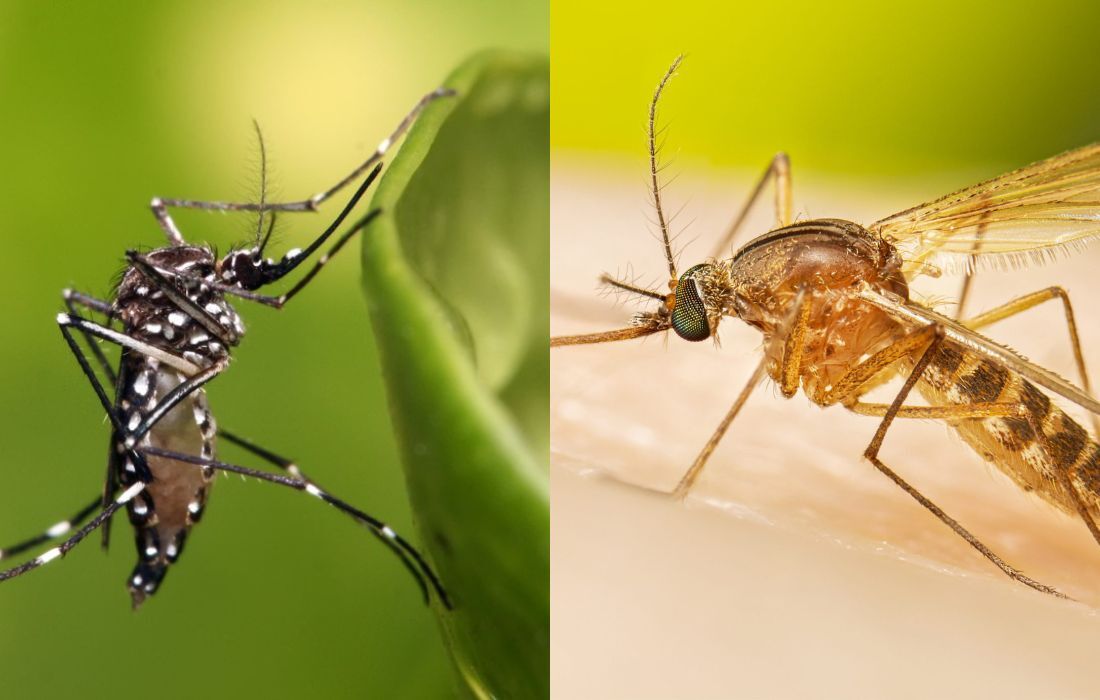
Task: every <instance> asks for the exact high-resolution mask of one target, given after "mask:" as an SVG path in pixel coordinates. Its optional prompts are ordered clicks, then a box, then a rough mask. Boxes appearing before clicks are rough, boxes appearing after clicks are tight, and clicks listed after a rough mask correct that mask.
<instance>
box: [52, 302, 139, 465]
mask: <svg viewBox="0 0 1100 700" xmlns="http://www.w3.org/2000/svg"><path fill="white" fill-rule="evenodd" d="M62 317H64V318H62ZM57 320H58V325H59V327H60V328H61V335H62V336H63V337H64V338H65V342H66V343H67V344H68V346H69V349H70V350H71V351H72V353H73V357H75V358H76V361H77V364H79V365H80V369H81V371H82V372H84V376H85V377H87V378H88V382H89V383H90V384H91V385H92V389H93V390H94V391H95V393H96V396H97V397H98V398H99V403H100V405H102V406H103V410H104V411H105V412H106V413H107V418H108V419H109V420H110V421H111V426H112V427H113V428H114V431H115V434H117V435H124V434H125V430H124V428H123V426H122V421H121V420H120V419H119V417H118V413H117V412H116V411H115V407H114V404H113V403H112V402H111V399H110V397H108V396H107V391H106V390H105V389H104V388H103V384H102V383H101V382H100V381H99V377H97V376H96V374H95V371H94V370H92V365H91V364H90V363H89V362H88V358H87V357H86V356H85V355H84V351H83V350H81V348H80V345H79V344H78V343H77V342H76V338H75V337H73V332H72V329H71V328H70V327H69V322H70V321H72V320H73V319H71V318H70V317H68V316H67V315H66V314H60V315H59V316H58V319H57ZM89 325H93V326H94V325H95V324H89ZM130 456H131V458H132V460H133V463H134V469H135V472H136V474H137V476H138V478H139V479H141V481H143V482H150V481H152V480H153V473H152V472H151V471H149V465H148V464H147V463H146V462H145V458H144V457H143V456H141V455H140V454H139V453H137V452H136V451H134V450H130Z"/></svg>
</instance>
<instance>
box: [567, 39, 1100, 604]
mask: <svg viewBox="0 0 1100 700" xmlns="http://www.w3.org/2000/svg"><path fill="white" fill-rule="evenodd" d="M682 58H683V57H682V56H681V57H679V58H677V59H676V60H675V61H674V62H673V64H672V66H671V67H670V68H669V69H668V71H667V72H666V73H665V75H664V76H663V78H662V79H661V81H660V83H659V84H658V86H657V88H656V90H655V92H654V94H653V98H652V100H651V101H650V104H649V119H648V129H647V136H648V146H649V166H650V167H649V185H650V188H651V193H652V195H653V202H654V205H655V208H656V214H657V225H658V226H659V227H660V230H661V240H662V243H663V245H664V254H665V259H666V261H667V262H668V274H669V283H668V290H669V291H668V292H667V293H665V292H662V291H659V290H656V289H647V288H645V287H641V286H638V285H636V284H633V283H630V282H627V281H624V280H619V279H615V278H613V277H611V276H610V275H607V274H605V275H603V276H602V277H601V282H602V283H603V284H605V285H607V286H608V287H610V288H612V289H616V290H621V291H622V292H627V293H630V294H635V295H638V296H640V297H646V298H648V299H651V300H653V302H655V303H656V304H657V306H656V308H655V309H653V310H651V311H645V312H642V313H638V314H636V315H635V316H634V318H633V322H632V323H631V325H630V326H629V327H626V328H622V329H617V330H611V331H606V332H602V333H592V334H587V335H571V336H559V337H553V338H551V339H550V346H551V347H561V346H566V345H582V344H592V343H606V342H612V341H621V340H629V339H634V338H641V337H644V336H649V335H653V334H655V333H662V332H666V331H668V330H672V331H673V332H674V333H675V334H676V335H677V336H679V337H680V338H683V339H684V340H687V341H691V342H699V341H703V340H706V339H708V338H714V339H715V341H717V332H718V324H719V322H720V321H721V320H722V319H723V318H725V317H732V318H737V319H740V320H741V321H744V322H745V323H747V324H749V325H750V326H752V327H754V328H756V329H758V330H759V331H760V332H761V333H762V334H763V341H764V342H763V357H762V358H761V359H760V361H759V363H758V364H757V366H756V369H755V370H754V371H753V373H752V374H751V376H750V378H749V380H748V382H747V384H746V385H745V387H744V388H743V389H742V391H741V392H740V394H739V395H738V396H737V398H736V400H735V401H734V402H733V405H732V407H731V408H730V409H729V411H728V412H727V413H726V415H725V417H724V418H723V419H722V421H721V422H720V423H719V425H718V427H717V429H716V430H715V431H714V433H713V435H712V436H711V437H710V439H709V440H708V441H707V443H706V444H705V445H704V446H703V448H702V450H701V451H700V452H699V454H698V456H697V457H696V459H695V461H694V463H693V464H692V465H691V467H690V468H689V469H688V470H687V471H686V472H685V473H684V475H683V477H682V478H681V479H680V481H679V483H678V485H677V486H676V489H675V491H674V494H675V495H676V496H677V497H679V498H683V497H684V496H686V495H687V493H688V492H689V490H690V489H691V488H692V485H693V484H694V483H695V481H696V480H697V479H698V478H699V475H700V474H701V473H702V471H703V468H704V466H705V465H706V463H707V460H708V459H709V458H710V456H711V454H712V453H713V452H714V450H715V448H716V447H717V446H718V443H719V442H720V441H721V439H722V437H723V436H724V435H725V434H726V432H727V430H729V428H730V425H731V424H732V423H733V421H734V419H735V418H736V417H737V414H738V412H739V411H740V410H741V408H742V406H744V404H745V401H746V400H747V399H748V397H749V395H750V394H751V393H752V391H753V389H754V388H755V387H756V386H757V385H759V384H760V383H761V381H762V380H763V378H764V377H765V375H766V376H767V377H768V378H770V379H771V380H772V381H773V382H775V383H776V384H777V385H778V387H779V389H780V391H781V392H782V394H783V396H784V397H785V398H791V397H793V396H794V395H795V394H796V393H797V392H798V390H799V389H801V390H802V392H803V393H804V394H805V395H806V397H807V398H809V399H810V400H811V401H813V402H814V403H816V404H818V405H819V406H822V407H825V406H833V405H837V404H839V405H842V406H844V407H845V408H847V409H848V410H850V411H852V412H854V413H856V414H859V415H864V416H872V417H877V418H879V424H878V429H877V430H876V431H875V433H874V436H873V437H872V439H871V442H870V444H868V446H867V448H866V449H865V450H864V452H863V456H864V457H865V458H866V459H867V460H868V461H870V462H871V464H872V465H874V467H875V468H876V469H878V471H880V472H881V473H882V474H883V475H885V476H886V477H888V478H889V479H890V480H891V481H893V482H894V483H895V484H897V485H898V486H899V487H901V488H902V489H903V490H904V491H905V492H906V493H908V494H909V495H910V496H911V497H913V498H914V499H915V500H916V501H917V502H919V503H920V504H921V505H922V506H924V507H925V508H926V509H927V510H928V511H930V512H931V513H932V514H933V515H935V516H936V517H937V518H938V519H939V520H940V521H941V522H943V523H944V524H945V525H947V526H948V527H949V528H951V530H953V531H954V532H955V533H956V534H957V535H959V536H960V537H962V538H963V539H964V540H966V542H967V543H969V544H970V546H972V547H973V548H974V549H976V550H977V551H978V552H980V553H981V554H982V555H983V556H984V557H986V558H987V559H988V560H989V561H990V562H992V563H993V564H994V565H996V566H997V567H998V568H999V569H1000V570H1001V571H1003V572H1004V573H1005V574H1007V575H1008V576H1010V577H1011V578H1013V579H1014V580H1016V581H1018V582H1020V583H1022V584H1025V585H1027V586H1030V587H1031V588H1033V589H1035V590H1038V591H1041V592H1043V593H1049V594H1052V595H1055V596H1059V597H1065V596H1064V595H1063V594H1062V593H1061V592H1059V591H1058V590H1056V589H1055V588H1052V587H1050V586H1047V585H1045V584H1042V583H1040V582H1038V581H1035V580H1033V579H1031V578H1029V577H1027V576H1026V575H1024V574H1023V573H1022V572H1020V571H1019V570H1017V569H1015V568H1014V567H1012V566H1010V565H1009V564H1008V563H1007V562H1005V561H1004V560H1003V559H1002V558H1001V557H999V556H998V555H997V554H995V553H994V552H993V551H992V550H990V549H989V547H987V546H986V545H985V544H983V543H982V542H981V541H980V540H979V539H978V538H977V537H976V536H975V535H973V534H971V532H970V531H969V530H967V529H966V528H964V527H963V526H962V525H961V524H960V523H959V522H958V521H957V520H955V519H954V518H952V517H951V516H949V515H948V514H947V513H945V512H944V511H943V510H942V509H940V508H939V507H938V506H937V505H936V504H935V503H933V502H932V501H931V500H929V499H928V498H927V497H926V496H924V495H923V494H922V493H921V492H920V491H919V490H917V489H916V488H915V487H914V486H912V485H911V484H910V483H909V482H908V481H906V480H905V479H904V478H902V477H901V476H900V475H899V474H898V473H897V472H895V471H894V470H893V469H891V468H890V467H889V466H887V465H886V464H885V463H884V462H883V461H882V460H881V459H880V458H879V451H880V449H881V447H882V444H883V440H884V439H885V438H886V433H887V431H888V430H889V428H890V426H891V425H893V423H894V419H896V418H922V419H934V420H940V421H944V422H946V423H947V424H948V425H950V426H951V427H952V428H953V429H954V430H955V431H956V432H957V433H958V434H959V435H960V436H961V437H962V438H963V440H964V441H965V442H966V443H967V444H968V445H969V446H970V447H971V448H973V449H974V450H975V451H977V453H978V454H979V455H981V456H982V457H983V458H985V459H986V460H987V461H989V462H991V463H992V464H994V465H996V466H997V468H999V469H1000V470H1001V471H1003V472H1004V473H1005V474H1007V475H1008V476H1009V477H1010V478H1011V479H1012V480H1013V481H1015V482H1016V483H1017V484H1018V485H1019V486H1021V487H1022V488H1024V489H1026V490H1028V491H1034V492H1035V493H1037V494H1039V496H1041V497H1042V498H1043V499H1044V500H1046V501H1047V502H1049V503H1051V504H1052V505H1054V506H1055V507H1057V508H1059V509H1061V510H1062V511H1064V512H1066V513H1069V514H1070V515H1072V516H1073V517H1080V518H1081V519H1082V520H1083V521H1084V523H1085V525H1086V527H1088V529H1089V531H1090V532H1091V533H1092V536H1093V537H1094V538H1095V539H1096V540H1097V542H1098V543H1100V527H1098V526H1097V517H1098V516H1100V443H1098V442H1097V440H1096V438H1095V437H1093V436H1090V434H1089V432H1088V431H1087V430H1086V429H1085V428H1084V427H1082V426H1081V425H1080V424H1079V423H1077V422H1076V421H1074V420H1073V419H1072V418H1070V417H1069V416H1068V415H1067V414H1066V413H1065V412H1064V411H1063V410H1062V409H1061V408H1059V407H1058V406H1057V405H1056V404H1055V403H1054V401H1052V400H1051V396H1049V395H1048V393H1049V394H1053V395H1055V396H1057V397H1059V398H1060V399H1065V400H1067V401H1069V402H1071V403H1073V404H1076V405H1078V406H1080V407H1082V408H1084V409H1086V410H1087V411H1088V412H1089V413H1090V417H1091V418H1092V424H1093V429H1094V435H1095V434H1097V418H1096V416H1097V414H1100V403H1098V402H1097V401H1096V400H1095V399H1093V397H1092V392H1091V389H1090V387H1089V381H1088V375H1087V372H1086V370H1085V361H1084V356H1083V354H1082V352H1081V344H1080V340H1079V338H1078V334H1077V324H1076V321H1075V320H1074V314H1073V307H1072V305H1071V304H1070V300H1069V296H1068V294H1067V293H1066V291H1065V289H1063V288H1062V287H1050V288H1047V289H1042V290H1039V291H1036V292H1032V293H1030V294H1024V295H1022V296H1019V297H1017V298H1014V299H1011V300H1010V301H1007V302H1006V303H1004V304H1002V305H1000V306H998V307H996V308H994V309H992V310H990V311H987V312H985V313H982V314H978V315H976V316H970V317H964V316H963V314H962V313H961V310H962V309H963V306H964V304H965V298H966V296H967V294H968V291H969V288H970V283H971V281H972V278H973V275H974V274H975V272H976V271H977V270H978V268H979V267H980V266H983V265H990V264H992V265H994V266H999V267H1002V268H1006V269H1011V268H1015V267H1019V266H1022V265H1024V264H1027V263H1029V262H1041V261H1044V260H1047V259H1051V258H1053V257H1055V254H1056V253H1058V252H1073V251H1076V250H1079V249H1080V248H1082V247H1083V246H1084V245H1085V243H1087V242H1088V241H1089V240H1091V239H1095V238H1096V237H1098V236H1100V144H1094V145H1091V146H1085V147H1083V148H1079V149H1077V150H1073V151H1069V152H1067V153H1063V154H1061V155H1058V156H1054V157H1053V158H1049V159H1047V160H1044V161H1041V162H1038V163H1035V164H1032V165H1029V166H1027V167H1024V168H1021V169H1019V170H1015V171H1013V172H1010V173H1008V174H1005V175H1002V176H1000V177H997V178H994V179H992V180H988V181H986V182H983V183H980V184H977V185H974V186H971V187H968V188H965V189H962V190H959V191H957V192H954V193H952V194H949V195H946V196H944V197H941V198H940V199H937V200H934V201H931V202H928V203H926V204H921V205H919V206H916V207H913V208H912V209H908V210H906V211H903V212H901V213H899V214H895V215H893V216H889V217H887V218H885V219H882V220H881V221H877V222H875V223H873V224H870V225H868V226H862V225H860V224H857V223H854V222H851V221H845V220H841V219H815V220H810V221H797V222H796V221H793V220H792V216H791V169H790V162H789V160H788V158H787V156H786V155H785V154H782V153H780V154H778V155H776V156H775V157H774V158H773V159H772V161H771V163H770V164H769V165H768V167H767V168H766V169H765V171H764V174H763V176H762V177H761V178H760V180H759V182H758V183H757V185H756V186H755V188H754V189H753V190H752V191H751V193H750V195H749V197H748V199H747V201H746V202H745V204H744V206H743V208H742V209H741V211H740V213H739V214H738V215H737V216H736V217H735V219H734V220H733V222H732V223H731V225H730V226H729V228H728V229H727V231H726V232H725V235H724V236H723V238H722V241H721V243H720V244H719V245H718V246H717V247H716V248H715V250H714V253H713V255H712V256H711V257H709V258H706V259H705V260H704V261H703V262H701V263H699V264H697V265H693V266H692V267H690V268H688V269H687V270H685V271H684V272H683V273H682V274H679V273H678V271H677V269H676V261H675V257H674V255H673V251H672V245H671V242H670V237H669V227H668V220H667V218H666V216H665V213H664V210H663V208H662V203H661V184H660V181H659V171H660V168H659V167H658V147H657V143H656V141H657V139H656V133H657V130H656V126H655V125H656V122H657V107H658V103H659V102H660V98H661V93H662V92H663V91H664V90H665V88H666V86H667V85H668V83H669V81H670V80H671V79H672V77H673V75H674V74H675V73H676V70H677V69H678V68H679V66H680V62H681V60H682ZM769 183H774V190H775V202H774V204H775V228H774V229H772V230H771V231H768V232H766V233H763V234H762V235H759V236H757V237H755V238H753V239H751V240H749V241H748V242H746V243H745V244H744V245H742V246H741V247H740V248H739V249H737V250H736V252H732V254H730V253H727V251H733V250H734V248H733V242H734V241H735V239H736V234H737V232H738V230H739V229H740V228H741V225H742V224H743V222H744V221H745V219H746V217H747V215H748V213H749V211H750V210H751V209H752V207H753V205H754V204H755V203H756V202H757V201H758V200H759V199H760V196H761V194H762V192H763V191H764V189H765V187H766V186H767V185H768V184H769ZM727 256H728V257H727ZM945 270H947V271H962V272H963V273H964V281H963V285H962V289H961V292H960V294H959V301H958V305H957V307H956V308H957V310H958V311H957V313H956V317H955V318H951V317H948V316H945V315H943V314H941V313H939V312H937V311H934V310H933V309H931V308H929V307H928V306H926V305H924V304H922V303H920V302H918V301H916V300H914V299H912V298H911V297H910V294H909V286H910V283H911V282H912V281H913V280H914V279H916V278H917V277H920V276H922V275H930V276H938V275H939V274H940V273H941V272H943V271H945ZM1054 300H1057V301H1059V302H1060V303H1061V305H1062V308H1063V310H1064V312H1065V319H1066V326H1067V328H1068V331H1069V339H1070V343H1071V345H1072V348H1073V354H1074V358H1075V361H1076V365H1077V371H1078V373H1079V375H1080V382H1081V387H1080V388H1079V387H1077V386H1074V385H1073V384H1071V383H1070V382H1068V381H1066V380H1064V379H1062V378H1061V377H1058V376H1057V375H1055V374H1054V373H1053V372H1051V371H1050V370H1047V369H1044V368H1043V367H1040V366H1038V365H1036V364H1034V363H1032V362H1030V361H1028V360H1026V359H1025V358H1024V357H1022V356H1021V355H1019V354H1018V353H1017V352H1015V351H1014V350H1012V349H1011V348H1009V347H1006V346H1005V345H1002V344H1000V343H997V342H994V341H993V340H990V339H989V338H987V337H985V336H984V335H981V334H979V332H978V331H979V330H981V329H984V328H986V327H987V326H990V325H992V324H993V323H995V322H997V321H1000V320H1003V319H1005V318H1008V317H1010V316H1014V315H1016V314H1020V313H1023V312H1025V311H1027V310H1029V309H1032V308H1034V307H1036V306H1038V305H1039V304H1042V303H1044V302H1047V301H1054ZM895 378H900V379H902V380H903V381H902V386H901V388H900V390H898V392H897V394H896V395H895V396H894V399H893V401H891V402H890V403H888V404H885V403H872V402H867V401H864V397H865V395H866V394H867V393H868V392H869V391H870V390H871V389H873V388H875V387H878V386H880V385H883V384H885V383H886V382H888V381H890V380H892V379H895ZM914 390H916V392H917V394H919V395H920V396H921V397H923V398H924V400H925V401H926V402H927V405H912V404H911V403H910V402H909V398H910V395H911V394H912V393H913V391H914Z"/></svg>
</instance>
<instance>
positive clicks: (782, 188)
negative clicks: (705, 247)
mask: <svg viewBox="0 0 1100 700" xmlns="http://www.w3.org/2000/svg"><path fill="white" fill-rule="evenodd" d="M773 179H774V180H775V225H776V228H780V227H783V226H788V225H790V223H791V190H792V187H791V160H790V158H788V157H787V154H786V153H776V154H775V156H774V157H773V158H772V160H771V162H770V163H768V167H767V168H765V169H764V174H763V175H761V176H760V179H759V180H758V181H757V182H756V186H755V187H753V188H752V192H750V193H749V197H748V199H746V200H745V203H744V204H743V205H741V211H740V212H738V214H737V217H736V218H734V220H733V223H731V224H730V225H729V228H727V229H726V232H725V234H723V236H722V240H721V242H719V244H718V246H717V247H715V249H714V252H713V253H712V254H711V257H713V258H723V257H728V256H729V255H730V254H732V248H733V241H734V239H735V238H736V237H737V232H738V231H739V230H740V229H741V225H742V224H744V223H745V219H747V218H748V216H749V212H750V211H752V208H753V205H755V204H756V200H758V199H759V198H760V195H761V194H762V193H763V192H764V187H765V186H766V185H767V184H768V181H769V180H773Z"/></svg>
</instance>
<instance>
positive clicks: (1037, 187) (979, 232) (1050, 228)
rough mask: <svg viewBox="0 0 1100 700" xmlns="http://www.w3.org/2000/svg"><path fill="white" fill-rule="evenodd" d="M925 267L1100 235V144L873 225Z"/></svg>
mask: <svg viewBox="0 0 1100 700" xmlns="http://www.w3.org/2000/svg"><path fill="white" fill-rule="evenodd" d="M868 228H869V229H870V230H871V231H874V232H876V233H879V234H880V235H882V236H883V237H885V238H886V239H887V240H889V241H890V242H891V243H893V244H894V245H895V246H897V247H898V250H899V252H901V254H902V257H903V258H904V259H905V260H906V261H907V264H908V267H907V271H908V272H910V273H914V272H919V271H920V269H921V268H922V267H924V266H928V265H931V266H935V267H941V268H948V269H949V270H959V269H971V268H973V267H974V266H983V265H992V266H994V267H1018V266H1022V265H1026V264H1027V263H1029V262H1043V261H1045V260H1049V259H1053V258H1054V257H1055V256H1056V255H1057V254H1058V253H1066V252H1075V251H1076V250H1079V249H1080V248H1082V247H1083V246H1084V245H1085V244H1086V243H1088V242H1089V241H1091V240H1093V239H1095V238H1098V237H1100V144H1093V145H1091V146H1085V147H1084V148H1078V149H1077V150H1074V151H1068V152H1066V153H1063V154H1061V155H1057V156H1054V157H1053V158H1048V159H1047V160H1044V161H1040V162H1038V163H1033V164H1031V165H1028V166H1026V167H1024V168H1020V169H1019V170H1015V171H1013V172H1010V173H1007V174H1005V175H1001V176H1000V177H996V178H993V179H992V180H987V181H985V182H982V183H980V184H977V185H973V186H971V187H967V188H965V189H962V190H959V191H958V192H953V193H951V194H949V195H947V196H945V197H941V198H940V199H937V200H935V201H933V202H929V203H927V204H922V205H920V206H917V207H913V208H912V209H908V210H906V211H903V212H901V213H900V214H894V215H893V216H891V217H888V218H885V219H883V220H882V221H878V222H876V223H874V224H871V225H870V226H868Z"/></svg>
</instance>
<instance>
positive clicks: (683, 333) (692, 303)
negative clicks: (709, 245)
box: [672, 265, 710, 343]
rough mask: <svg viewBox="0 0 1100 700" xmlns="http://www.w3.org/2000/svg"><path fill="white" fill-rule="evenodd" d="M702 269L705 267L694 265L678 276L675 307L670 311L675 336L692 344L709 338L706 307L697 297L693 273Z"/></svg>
mask: <svg viewBox="0 0 1100 700" xmlns="http://www.w3.org/2000/svg"><path fill="white" fill-rule="evenodd" d="M703 267H706V265H696V266H695V267H693V268H691V269H690V270H688V271H687V272H685V273H684V274H683V275H681V276H680V281H679V282H678V283H677V284H676V306H675V308H674V309H673V310H672V329H673V330H675V331H676V335H678V336H680V337H681V338H683V339H684V340H690V341H691V342H693V343H694V342H698V341H700V340H706V339H707V338H709V337H710V324H709V323H708V322H707V307H706V306H705V305H704V304H703V300H702V299H701V298H700V297H699V287H698V285H697V284H696V282H695V273H696V272H698V271H699V269H700V268H703Z"/></svg>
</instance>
